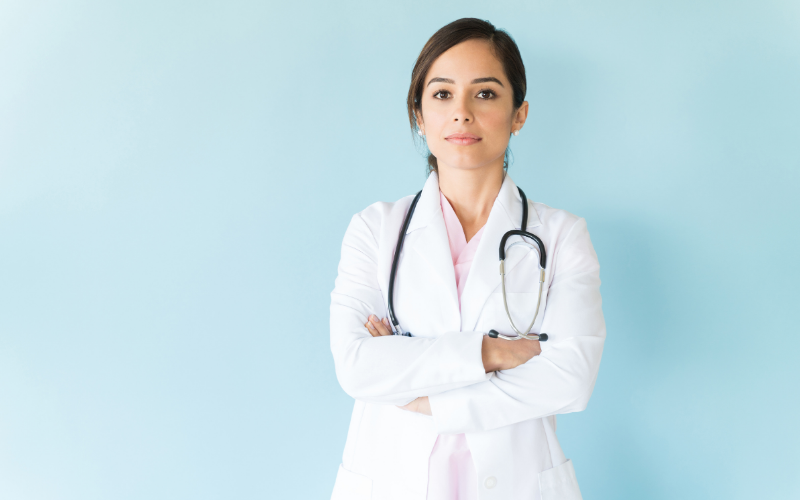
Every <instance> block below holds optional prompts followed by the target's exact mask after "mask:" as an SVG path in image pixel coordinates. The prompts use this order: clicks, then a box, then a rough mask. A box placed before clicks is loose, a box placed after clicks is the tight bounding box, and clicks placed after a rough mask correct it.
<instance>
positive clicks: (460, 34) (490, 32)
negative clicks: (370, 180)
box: [406, 17, 527, 173]
mask: <svg viewBox="0 0 800 500" xmlns="http://www.w3.org/2000/svg"><path fill="white" fill-rule="evenodd" d="M473 39H478V40H486V41H488V42H489V43H490V44H491V46H492V50H493V51H494V54H495V56H497V58H498V59H499V60H500V62H501V63H502V64H503V69H504V70H505V72H506V78H508V81H509V82H511V88H512V89H513V91H514V109H518V108H519V107H520V106H522V103H523V101H525V91H526V90H527V82H526V80H525V65H524V64H522V56H521V55H520V53H519V48H518V47H517V44H516V43H515V42H514V39H513V38H511V35H509V34H508V33H506V32H505V31H503V30H499V29H497V28H495V27H494V25H493V24H492V23H490V22H489V21H483V20H481V19H475V18H472V17H465V18H463V19H459V20H457V21H453V22H452V23H450V24H448V25H447V26H444V27H443V28H440V29H439V31H437V32H436V33H434V34H433V36H432V37H431V38H430V39H429V40H428V42H427V43H425V46H424V47H422V52H420V53H419V57H417V62H416V64H414V70H413V71H412V72H411V85H410V86H409V87H408V98H407V100H406V105H407V106H408V121H409V123H410V124H411V132H412V134H414V135H416V134H415V132H416V130H417V115H416V112H419V113H420V114H421V113H422V91H423V89H424V86H425V75H427V74H428V70H429V69H430V68H431V66H432V65H433V62H434V61H435V60H436V59H437V58H438V57H439V56H440V55H442V54H443V53H445V52H446V51H448V50H449V49H450V48H452V47H454V46H456V45H458V44H459V43H461V42H465V41H467V40H473ZM503 167H504V168H508V150H506V161H505V163H504V165H503ZM437 169H438V164H437V162H436V157H435V156H433V155H432V154H430V153H428V173H430V172H436V171H437Z"/></svg>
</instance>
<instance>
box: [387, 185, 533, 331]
mask: <svg viewBox="0 0 800 500" xmlns="http://www.w3.org/2000/svg"><path fill="white" fill-rule="evenodd" d="M517 190H518V191H519V194H520V197H521V198H522V224H521V226H520V227H521V228H527V226H528V198H527V197H526V196H525V193H524V192H523V191H522V188H519V187H517ZM420 196H422V191H421V190H420V191H419V192H418V193H417V194H416V196H414V199H413V200H412V201H411V206H410V207H409V209H408V213H407V214H406V217H405V220H404V221H403V227H402V228H401V229H400V235H399V236H398V238H397V246H396V247H395V251H394V258H393V259H392V269H391V271H390V273H389V297H388V298H389V300H388V302H389V304H388V306H389V320H390V321H391V322H392V325H394V331H393V332H392V333H394V334H395V335H403V336H406V337H410V336H411V333H410V332H405V331H404V330H403V328H402V327H401V326H400V322H399V321H398V320H397V317H396V316H395V314H394V281H395V278H396V277H397V265H398V262H399V260H400V252H401V250H402V249H403V242H404V241H405V237H406V232H407V231H408V226H409V224H410V223H411V217H412V216H413V215H414V210H415V209H416V208H417V202H418V201H419V199H420ZM511 236H522V237H524V238H529V239H531V240H533V241H534V242H535V243H536V246H537V247H538V250H539V297H538V300H537V301H536V312H535V313H534V315H533V321H531V323H530V325H528V328H526V329H525V330H520V329H519V328H517V326H516V325H515V324H514V320H513V319H512V318H511V312H510V311H509V309H508V298H507V297H506V274H505V258H506V241H507V240H508V238H510V237H511ZM523 241H524V240H523ZM520 243H523V242H517V243H512V245H511V246H514V245H518V244H520ZM524 244H526V245H528V246H532V245H530V244H528V243H524ZM499 255H500V281H501V288H502V290H503V306H504V307H505V310H506V315H507V316H508V321H509V323H511V328H513V329H514V331H515V332H516V333H517V335H516V336H509V335H503V334H502V333H498V332H497V331H496V330H489V336H490V337H492V338H501V339H504V340H521V339H527V340H540V341H542V342H543V341H545V340H547V334H546V333H542V334H538V335H537V334H528V333H527V332H529V331H530V329H531V328H533V325H534V323H536V318H538V317H539V307H540V306H541V303H542V288H543V286H544V276H545V269H546V268H547V253H546V251H545V247H544V243H543V242H542V240H541V239H540V238H539V237H538V236H536V235H535V234H533V233H529V232H528V231H525V230H524V229H512V230H511V231H508V232H506V233H505V234H504V235H503V237H502V238H501V240H500V252H499Z"/></svg>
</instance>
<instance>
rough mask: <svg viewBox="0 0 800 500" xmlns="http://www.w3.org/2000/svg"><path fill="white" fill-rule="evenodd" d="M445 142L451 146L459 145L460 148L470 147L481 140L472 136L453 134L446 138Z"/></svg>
mask: <svg viewBox="0 0 800 500" xmlns="http://www.w3.org/2000/svg"><path fill="white" fill-rule="evenodd" d="M444 140H446V141H447V142H449V143H451V144H458V145H459V146H469V145H470V144H475V143H476V142H480V141H481V138H480V137H478V136H477V135H472V134H451V135H448V136H447V137H445V138H444Z"/></svg>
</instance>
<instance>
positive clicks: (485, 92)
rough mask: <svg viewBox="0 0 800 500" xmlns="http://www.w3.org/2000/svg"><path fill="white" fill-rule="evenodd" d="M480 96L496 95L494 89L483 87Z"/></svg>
mask: <svg viewBox="0 0 800 500" xmlns="http://www.w3.org/2000/svg"><path fill="white" fill-rule="evenodd" d="M478 97H480V98H481V99H494V98H495V97H496V95H495V93H494V90H492V89H481V91H480V92H478Z"/></svg>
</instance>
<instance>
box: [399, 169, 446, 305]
mask: <svg viewBox="0 0 800 500" xmlns="http://www.w3.org/2000/svg"><path fill="white" fill-rule="evenodd" d="M439 196H440V195H439V177H438V176H437V175H436V173H435V172H433V173H431V174H430V176H429V177H428V180H427V182H425V186H424V187H423V189H422V195H421V196H420V198H419V202H418V203H417V208H416V210H415V211H414V216H413V217H412V218H411V223H410V224H409V227H408V232H407V233H406V234H408V235H409V236H407V238H408V239H409V240H411V241H412V242H413V243H412V244H411V247H412V248H413V249H414V251H416V252H417V253H418V254H419V255H420V256H421V257H422V258H423V260H425V261H426V262H427V263H428V264H429V265H428V267H427V268H426V269H424V270H421V274H420V276H419V278H418V279H420V280H421V282H423V283H430V280H431V277H433V278H434V279H435V280H436V281H437V282H438V283H431V285H432V286H435V287H436V289H438V290H445V291H446V292H445V293H446V294H447V295H448V296H449V297H450V298H451V299H452V305H453V308H454V314H455V313H456V312H457V311H458V290H457V289H456V274H455V269H454V268H453V257H452V254H451V253H450V242H449V240H448V239H447V228H446V227H445V225H444V216H443V215H442V206H441V202H440V198H439ZM413 233H417V234H414V235H413V237H412V236H411V234H413Z"/></svg>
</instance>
